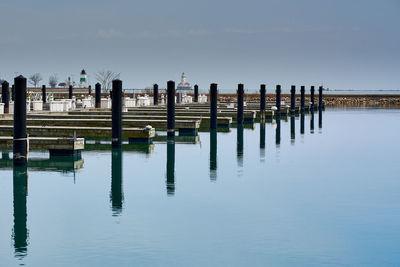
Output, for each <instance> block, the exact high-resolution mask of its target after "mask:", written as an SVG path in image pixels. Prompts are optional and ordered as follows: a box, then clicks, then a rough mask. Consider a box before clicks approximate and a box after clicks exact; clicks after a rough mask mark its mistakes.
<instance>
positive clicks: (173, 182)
mask: <svg viewBox="0 0 400 267" xmlns="http://www.w3.org/2000/svg"><path fill="white" fill-rule="evenodd" d="M303 119H304V120H302V117H301V116H300V117H297V118H295V119H290V118H289V119H288V120H287V121H285V120H281V121H280V122H274V123H266V124H265V125H264V124H261V125H260V124H257V125H255V126H254V129H251V128H250V129H249V128H247V127H244V128H241V127H239V128H238V129H236V128H235V129H232V131H231V132H229V133H214V132H213V133H200V142H199V143H197V144H184V143H173V142H162V143H156V144H155V145H154V146H152V147H150V148H147V149H135V150H134V151H123V152H121V151H118V150H113V151H110V150H104V151H85V152H83V153H82V159H83V160H82V161H79V162H68V163H65V162H64V163H59V162H54V161H51V163H49V162H47V163H46V162H45V160H39V159H38V158H47V157H48V155H47V153H43V152H36V153H33V154H32V155H31V156H32V157H35V158H36V159H37V161H38V162H39V163H38V162H33V161H32V163H30V167H29V168H28V169H27V170H24V169H14V170H13V169H12V168H10V167H9V166H10V165H9V162H10V161H7V159H3V160H1V164H2V165H1V166H2V169H0V212H1V216H0V237H1V238H0V265H1V266H15V265H18V264H25V265H27V266H110V265H115V266H133V265H138V266H317V265H318V266H320V265H327V266H337V265H343V266H398V265H400V250H399V249H398V247H399V245H398V244H399V243H400V194H399V192H400V179H399V177H400V176H399V173H400V166H399V164H398V152H399V151H400V142H399V141H398V133H399V130H400V110H393V109H391V110H384V109H347V110H346V109H328V110H327V111H325V112H324V113H323V117H320V116H319V114H318V113H315V114H314V116H310V115H309V114H307V115H305V116H304V117H303ZM10 156H11V155H10ZM4 157H5V155H4ZM74 166H75V168H78V169H76V170H74Z"/></svg>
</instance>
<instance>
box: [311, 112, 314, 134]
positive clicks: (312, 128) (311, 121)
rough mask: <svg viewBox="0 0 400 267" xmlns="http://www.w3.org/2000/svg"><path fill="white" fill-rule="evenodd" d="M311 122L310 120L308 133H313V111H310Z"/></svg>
mask: <svg viewBox="0 0 400 267" xmlns="http://www.w3.org/2000/svg"><path fill="white" fill-rule="evenodd" d="M310 116H311V120H310V133H314V111H313V110H312V111H311V114H310Z"/></svg>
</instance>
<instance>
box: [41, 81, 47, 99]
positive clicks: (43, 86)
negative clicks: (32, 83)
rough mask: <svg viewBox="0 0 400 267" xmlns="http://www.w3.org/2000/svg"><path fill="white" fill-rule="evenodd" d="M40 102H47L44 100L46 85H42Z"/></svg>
mask: <svg viewBox="0 0 400 267" xmlns="http://www.w3.org/2000/svg"><path fill="white" fill-rule="evenodd" d="M42 102H43V104H45V103H46V102H47V99H46V85H44V84H43V85H42Z"/></svg>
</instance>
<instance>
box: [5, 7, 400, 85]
mask: <svg viewBox="0 0 400 267" xmlns="http://www.w3.org/2000/svg"><path fill="white" fill-rule="evenodd" d="M0 10H1V11H2V23H0V33H1V35H0V79H1V78H2V79H6V80H7V81H9V82H10V83H12V80H13V77H14V76H15V75H16V74H18V75H19V74H22V75H24V76H26V77H28V76H29V75H31V74H33V73H36V72H38V73H40V74H41V75H42V76H43V81H42V82H41V83H45V84H48V79H49V76H50V75H52V74H57V75H58V77H59V79H60V81H64V80H66V79H67V77H68V76H71V75H73V78H74V80H75V81H78V79H79V73H80V71H81V70H82V69H85V70H86V71H87V73H88V77H89V83H90V84H92V85H93V84H94V83H96V81H95V73H96V72H97V71H100V70H112V71H115V72H120V73H121V80H122V81H123V87H124V88H144V87H146V86H151V85H152V84H153V83H158V84H159V85H160V86H161V87H165V86H166V82H167V81H168V80H175V81H176V82H177V83H178V82H179V81H180V76H181V74H182V72H185V73H186V74H187V77H188V81H189V82H190V83H192V84H196V83H197V84H199V86H200V88H202V89H207V88H209V85H210V83H213V82H215V83H218V86H219V88H223V89H230V88H236V85H237V84H238V83H244V84H245V87H246V88H247V89H257V88H258V87H259V84H261V83H265V84H266V85H267V88H268V89H269V90H271V89H274V87H275V85H276V84H281V85H282V86H283V88H284V89H288V88H289V86H290V85H291V84H295V85H298V86H300V85H306V86H309V85H316V86H318V85H319V84H321V83H323V84H324V85H325V86H326V87H329V88H331V89H355V90H362V89H365V90H379V89H386V90H395V89H400V86H399V84H400V78H399V77H400V46H399V45H400V30H399V25H400V1H399V0H382V1H376V0H353V1H345V0H324V1H321V0H303V1H298V0H248V1H234V0H230V1H228V0H220V1H211V0H203V1H195V2H194V1H183V0H170V1H155V0H154V1H128V0H116V1H105V0H99V1H93V0H87V1H77V0H70V1H66V2H61V1H50V0H36V1H28V0H18V1H16V0H2V1H1V3H0Z"/></svg>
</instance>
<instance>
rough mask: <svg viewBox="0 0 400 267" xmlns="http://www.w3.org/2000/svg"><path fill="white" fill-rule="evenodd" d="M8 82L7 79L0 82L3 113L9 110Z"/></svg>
mask: <svg viewBox="0 0 400 267" xmlns="http://www.w3.org/2000/svg"><path fill="white" fill-rule="evenodd" d="M9 89H10V84H9V83H8V82H7V81H4V82H3V83H2V84H1V98H2V102H3V103H4V113H5V114H8V113H9V110H10V93H9V92H10V91H9Z"/></svg>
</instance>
